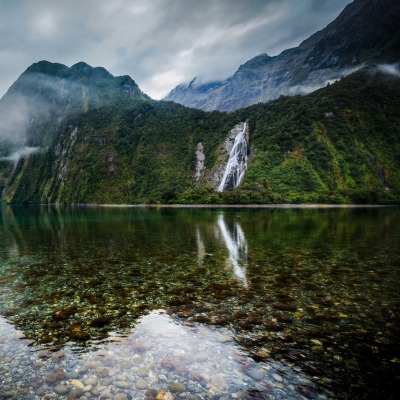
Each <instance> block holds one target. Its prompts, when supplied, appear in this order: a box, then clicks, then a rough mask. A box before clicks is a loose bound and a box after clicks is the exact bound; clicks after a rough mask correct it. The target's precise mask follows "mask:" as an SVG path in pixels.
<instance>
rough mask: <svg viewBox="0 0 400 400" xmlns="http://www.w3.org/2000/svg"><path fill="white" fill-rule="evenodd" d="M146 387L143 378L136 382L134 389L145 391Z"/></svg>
mask: <svg viewBox="0 0 400 400" xmlns="http://www.w3.org/2000/svg"><path fill="white" fill-rule="evenodd" d="M147 386H148V385H147V382H146V381H145V380H144V379H143V378H139V379H138V380H137V381H136V388H137V389H139V390H145V389H147Z"/></svg>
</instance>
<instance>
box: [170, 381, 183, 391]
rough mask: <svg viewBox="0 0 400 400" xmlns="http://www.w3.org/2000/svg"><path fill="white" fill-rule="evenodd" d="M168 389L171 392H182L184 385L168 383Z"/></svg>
mask: <svg viewBox="0 0 400 400" xmlns="http://www.w3.org/2000/svg"><path fill="white" fill-rule="evenodd" d="M169 390H170V391H171V392H172V393H182V392H184V391H185V386H184V385H183V384H182V383H179V382H176V383H173V384H171V385H169Z"/></svg>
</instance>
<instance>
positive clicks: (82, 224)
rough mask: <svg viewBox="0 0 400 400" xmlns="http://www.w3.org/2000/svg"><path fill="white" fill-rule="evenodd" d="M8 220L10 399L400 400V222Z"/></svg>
mask: <svg viewBox="0 0 400 400" xmlns="http://www.w3.org/2000/svg"><path fill="white" fill-rule="evenodd" d="M0 210H1V214H0V316H1V317H0V357H1V358H0V398H5V399H7V398H17V399H40V398H44V399H54V398H56V399H78V398H80V399H83V400H86V399H99V398H100V399H107V398H109V399H116V400H124V399H125V400H126V399H165V400H167V399H173V398H184V399H214V398H215V399H254V398H255V399H330V398H338V399H391V398H393V399H395V398H398V396H399V390H400V380H399V376H400V345H399V341H400V332H399V331H400V324H399V321H400V290H399V285H400V246H399V244H400V210H399V209H398V208H395V207H388V208H321V209H320V208H312V209H307V208H305V209H303V208H260V209H258V208H229V209H228V208H157V207H154V208H145V207H134V208H105V207H54V206H30V207H22V206H20V207H11V206H3V207H0Z"/></svg>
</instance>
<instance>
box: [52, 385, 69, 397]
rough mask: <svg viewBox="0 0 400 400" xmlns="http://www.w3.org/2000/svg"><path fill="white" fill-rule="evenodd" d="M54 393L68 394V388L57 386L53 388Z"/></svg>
mask: <svg viewBox="0 0 400 400" xmlns="http://www.w3.org/2000/svg"><path fill="white" fill-rule="evenodd" d="M54 391H55V392H56V393H57V394H60V395H64V394H67V393H68V392H69V390H68V388H67V387H66V386H65V385H57V386H55V387H54Z"/></svg>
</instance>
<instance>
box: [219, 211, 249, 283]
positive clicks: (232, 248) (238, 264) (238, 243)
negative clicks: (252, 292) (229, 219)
mask: <svg viewBox="0 0 400 400" xmlns="http://www.w3.org/2000/svg"><path fill="white" fill-rule="evenodd" d="M218 228H219V230H216V232H215V234H216V236H217V237H218V236H221V237H222V239H223V241H224V243H225V246H226V248H227V250H228V252H229V259H228V260H227V264H228V265H229V266H231V267H232V268H233V273H234V274H235V276H236V277H237V278H238V279H239V280H240V281H241V282H242V283H243V285H244V287H246V288H248V286H249V285H248V283H247V279H246V268H247V253H248V249H247V241H246V238H245V236H244V233H243V230H242V228H241V226H240V224H239V222H235V223H234V224H233V227H232V229H231V230H230V229H229V228H228V225H227V224H226V222H225V220H224V214H223V213H221V214H220V215H219V216H218Z"/></svg>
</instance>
